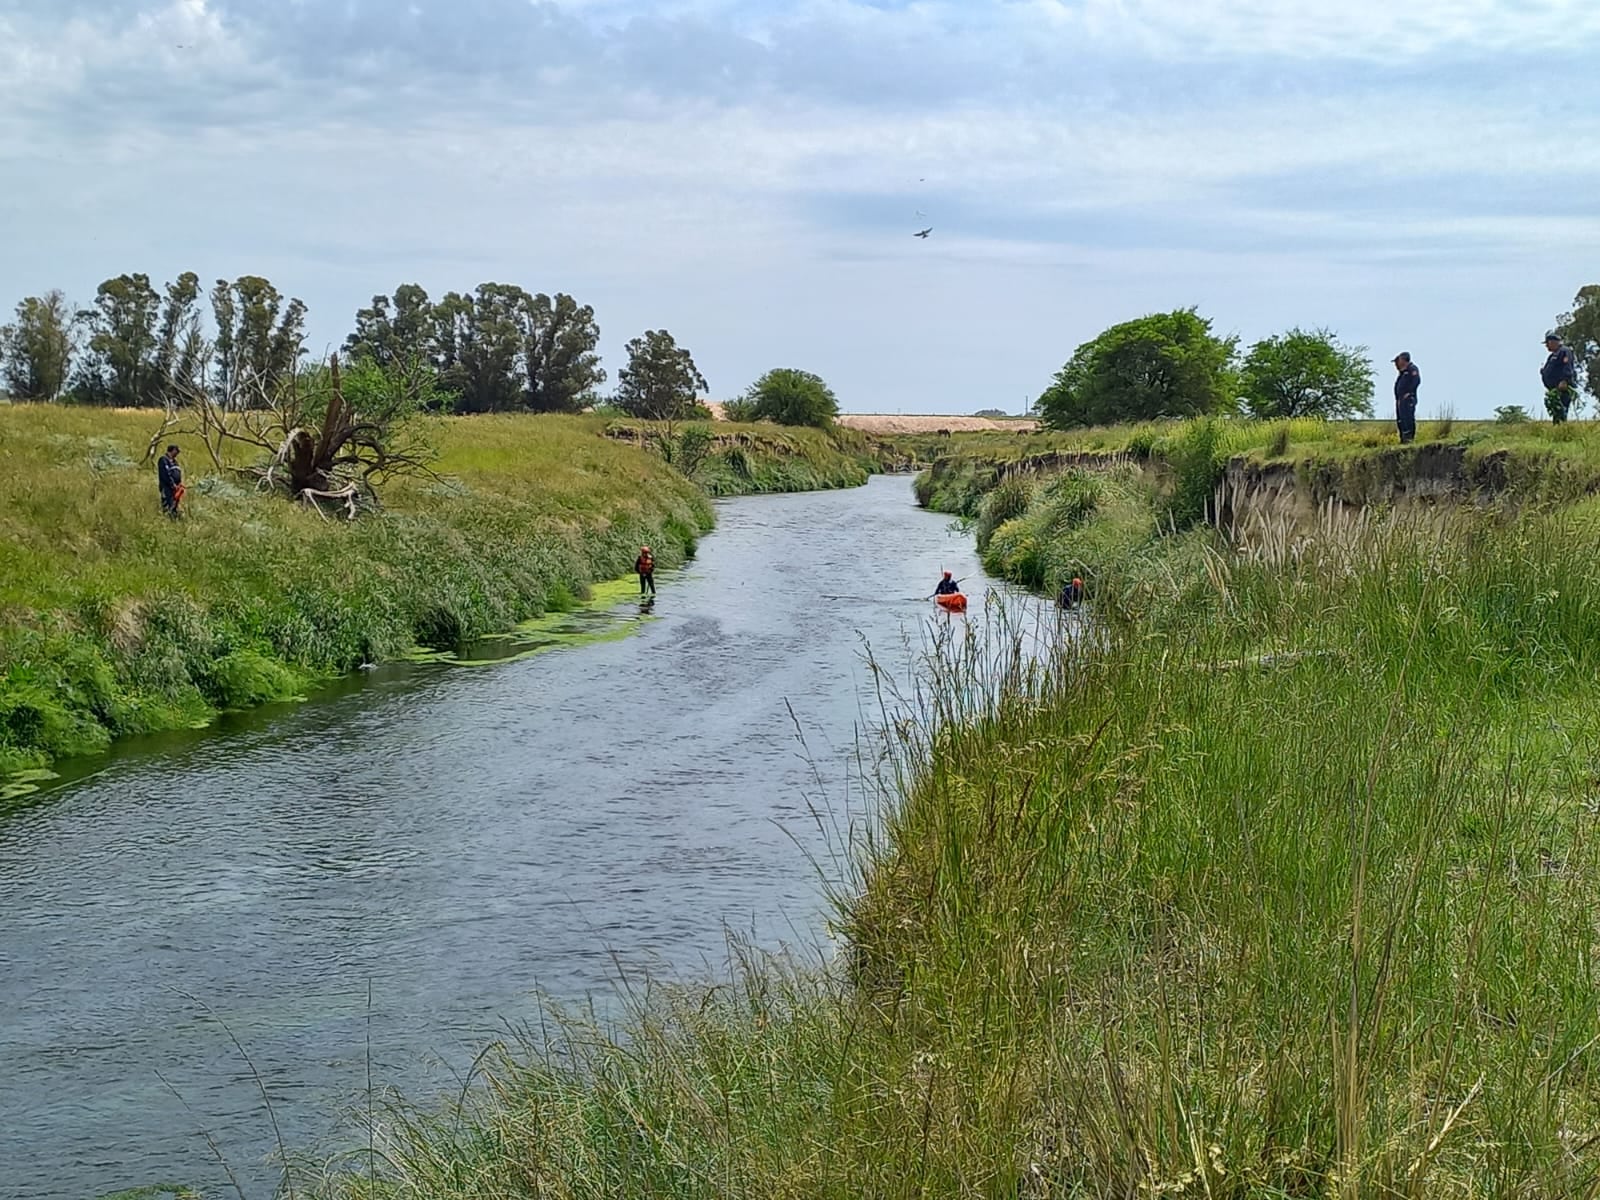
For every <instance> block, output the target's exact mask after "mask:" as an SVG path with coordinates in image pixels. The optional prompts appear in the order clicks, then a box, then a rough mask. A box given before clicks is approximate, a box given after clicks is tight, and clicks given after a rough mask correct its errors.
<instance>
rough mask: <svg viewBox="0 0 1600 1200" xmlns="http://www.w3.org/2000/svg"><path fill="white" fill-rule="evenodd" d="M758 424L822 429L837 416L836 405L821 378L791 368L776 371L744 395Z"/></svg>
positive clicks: (837, 404) (769, 373) (781, 368)
mask: <svg viewBox="0 0 1600 1200" xmlns="http://www.w3.org/2000/svg"><path fill="white" fill-rule="evenodd" d="M744 398H745V399H746V400H748V401H749V402H750V403H751V405H752V406H753V407H752V410H751V411H752V412H753V413H754V414H755V419H756V420H758V421H772V422H773V423H775V424H778V425H815V426H816V427H818V428H819V429H826V428H827V427H828V426H829V425H831V424H833V419H834V417H836V416H838V415H839V401H838V399H837V398H836V397H835V396H834V394H833V390H832V389H831V388H830V387H828V385H827V384H826V383H824V382H823V381H822V378H821V376H818V375H813V374H812V373H811V372H810V371H799V370H796V369H795V368H793V367H778V368H776V369H774V370H771V371H768V372H767V373H766V374H765V375H763V376H762V377H761V378H760V379H758V380H756V381H755V382H754V383H752V384H751V385H750V387H749V390H748V391H746V392H745V395H744Z"/></svg>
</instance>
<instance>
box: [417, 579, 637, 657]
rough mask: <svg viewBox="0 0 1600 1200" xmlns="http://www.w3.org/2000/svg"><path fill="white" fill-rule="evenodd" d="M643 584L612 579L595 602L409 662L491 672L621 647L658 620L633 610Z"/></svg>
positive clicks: (421, 650)
mask: <svg viewBox="0 0 1600 1200" xmlns="http://www.w3.org/2000/svg"><path fill="white" fill-rule="evenodd" d="M636 587H637V584H635V582H634V581H633V580H632V579H631V578H623V579H611V580H606V581H605V582H602V583H596V584H594V585H592V586H591V587H590V588H589V598H588V599H587V600H585V601H581V602H579V606H578V607H576V608H573V609H571V610H569V611H565V612H547V613H545V614H544V615H543V616H541V617H534V618H532V619H531V620H527V621H524V622H522V623H521V624H520V625H518V626H516V627H515V628H514V629H511V630H508V631H506V632H505V633H496V634H490V635H488V636H487V637H482V638H477V639H475V640H474V641H473V642H472V644H471V645H470V646H468V647H463V648H461V649H459V650H430V649H427V648H425V647H418V648H417V649H415V650H413V651H412V652H411V653H410V654H409V655H407V656H406V661H407V662H413V663H444V664H446V665H449V666H453V667H487V666H495V665H498V664H500V663H508V662H520V661H521V660H523V659H525V658H532V657H533V656H534V655H536V654H544V653H545V652H547V651H550V650H571V649H576V648H578V647H580V646H593V645H598V644H600V643H603V642H616V641H621V640H622V639H623V638H626V637H628V636H630V635H631V634H633V633H634V632H635V631H637V630H638V629H639V628H640V627H641V626H642V625H643V624H644V622H645V621H648V620H652V619H653V616H652V614H651V613H650V612H649V611H648V607H649V606H641V607H640V608H639V609H638V610H637V611H633V610H632V603H633V602H635V601H637V599H638V594H637V592H636V591H635V588H636Z"/></svg>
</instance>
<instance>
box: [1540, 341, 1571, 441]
mask: <svg viewBox="0 0 1600 1200" xmlns="http://www.w3.org/2000/svg"><path fill="white" fill-rule="evenodd" d="M1544 348H1545V349H1546V350H1548V351H1550V357H1549V358H1547V359H1545V360H1544V366H1543V367H1542V368H1540V371H1539V378H1540V379H1541V380H1542V381H1543V382H1544V407H1545V411H1546V412H1548V413H1549V414H1550V421H1551V423H1552V424H1555V425H1560V424H1561V423H1562V422H1563V421H1565V420H1566V419H1567V414H1568V413H1569V412H1571V411H1572V405H1573V402H1574V401H1575V400H1577V398H1578V364H1577V363H1576V362H1574V361H1573V358H1572V351H1571V350H1568V349H1567V348H1566V347H1565V346H1563V345H1562V344H1561V335H1560V334H1558V333H1557V332H1556V331H1555V330H1553V329H1552V330H1551V331H1550V332H1549V333H1547V334H1545V335H1544Z"/></svg>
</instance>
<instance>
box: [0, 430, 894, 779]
mask: <svg viewBox="0 0 1600 1200" xmlns="http://www.w3.org/2000/svg"><path fill="white" fill-rule="evenodd" d="M156 424H157V421H156V418H155V417H154V416H153V415H152V414H150V413H147V412H127V411H105V410H95V409H85V408H73V407H66V406H7V407H4V408H0V792H3V791H4V783H5V780H4V777H5V775H6V774H8V773H15V772H17V771H19V770H23V769H27V768H37V767H40V766H43V765H45V764H47V763H48V762H50V761H51V760H53V759H57V758H61V757H65V756H69V755H76V754H83V753H88V752H93V751H96V750H100V749H103V748H104V747H105V746H106V745H107V744H109V742H110V741H111V740H112V739H113V738H116V737H119V736H123V735H126V734H133V733H143V732H152V731H156V730H162V729H170V728H176V727H182V726H186V725H193V724H198V723H202V722H205V721H207V720H209V719H210V718H211V717H213V716H214V715H215V714H216V713H217V712H218V711H220V710H225V709H235V708H244V707H249V706H252V705H257V704H261V703H265V702H269V701H273V700H283V699H289V698H293V697H296V696H298V695H300V694H302V693H303V692H304V691H305V690H306V689H308V688H309V687H312V686H314V685H315V684H316V683H317V682H318V681H319V680H323V679H326V678H328V677H330V676H334V675H337V674H341V673H344V672H347V671H350V670H353V669H354V668H356V667H357V666H359V665H361V664H362V663H367V662H379V661H383V660H385V659H392V658H395V657H398V656H401V655H404V654H406V653H408V652H409V651H410V650H411V649H412V648H413V647H415V646H422V647H431V648H439V649H448V648H453V647H454V646H456V645H457V644H459V643H463V642H467V641H471V640H474V639H476V638H479V637H482V636H484V635H486V634H491V633H496V632H500V631H504V630H507V629H510V628H511V627H512V626H514V625H516V624H518V623H519V622H521V621H524V620H526V619H528V618H530V617H536V616H539V615H541V614H543V613H545V612H547V611H551V610H554V611H564V610H567V609H570V608H572V607H573V606H574V605H576V604H577V603H579V602H580V601H581V599H582V598H583V597H584V596H586V595H587V594H588V591H589V588H590V586H591V585H592V584H594V583H595V582H597V581H600V580H607V579H613V578H616V577H617V576H620V575H622V574H624V573H626V572H627V571H628V570H630V568H631V566H632V563H633V560H634V556H635V554H636V553H637V551H638V547H639V546H640V545H641V544H642V543H648V544H650V545H651V546H652V547H654V549H655V551H656V559H657V562H658V563H660V564H661V565H662V566H663V567H666V568H671V567H673V566H675V565H677V564H678V563H680V562H681V561H682V560H683V558H684V557H685V555H687V554H689V553H692V551H693V548H694V544H695V541H696V539H697V538H698V537H700V536H701V535H702V534H703V533H705V532H706V531H707V530H709V529H710V528H711V524H712V516H711V507H710V505H709V504H708V503H707V495H708V493H709V494H711V495H739V494H749V493H756V492H770V491H798V490H809V489H814V488H825V487H850V486H856V485H859V484H862V483H865V482H866V479H867V477H868V474H869V473H870V471H871V470H873V469H874V467H875V465H876V462H875V458H874V452H873V448H872V446H871V444H870V442H869V439H867V438H866V437H865V436H863V435H861V434H857V433H853V432H850V431H840V432H839V433H838V434H835V435H830V434H826V433H823V432H821V431H817V430H787V429H779V428H776V427H774V426H770V425H762V426H749V427H745V426H719V427H716V428H717V430H718V441H717V444H716V445H715V446H714V447H713V449H712V452H711V454H710V455H709V456H708V458H707V459H706V461H705V463H704V464H703V466H702V467H701V468H700V470H699V471H697V472H696V476H695V482H693V483H691V482H690V481H689V480H687V479H685V478H684V477H683V475H682V474H680V473H679V472H678V471H677V470H675V469H674V468H673V467H672V466H670V465H668V464H667V463H666V462H665V461H663V459H662V457H661V456H660V455H659V454H658V453H656V452H653V451H651V450H647V449H644V448H642V446H641V445H640V444H637V443H635V444H629V443H628V442H627V441H623V440H618V439H617V438H616V437H614V436H605V435H606V433H607V431H608V423H607V422H606V421H604V420H602V419H599V418H578V417H554V416H552V417H530V416H504V417H488V416H485V417H471V418H453V419H452V418H440V419H435V420H433V421H431V422H429V423H428V424H427V429H426V435H427V437H428V439H429V440H430V441H431V443H432V444H433V445H434V446H435V447H436V448H437V450H438V451H439V453H440V459H439V461H438V463H437V464H436V469H437V473H438V475H439V476H440V478H439V479H438V480H427V479H415V480H403V481H396V482H395V483H393V484H391V485H390V486H389V487H387V488H386V489H385V490H384V500H385V506H386V511H385V512H384V513H382V514H381V515H376V516H371V517H366V518H363V519H362V520H359V521H357V522H355V523H353V524H346V523H343V522H339V521H324V520H322V519H321V518H319V517H318V516H317V515H315V514H314V513H311V512H308V511H305V510H303V509H301V508H298V507H296V506H293V505H290V504H287V503H284V502H283V501H281V500H276V499H273V498H270V497H264V496H260V495H257V494H255V493H253V492H250V491H246V490H241V489H240V488H239V487H238V486H237V485H236V484H234V483H233V482H230V481H229V480H228V479H224V478H218V477H215V476H216V472H215V469H214V467H213V466H212V464H211V462H210V461H209V459H208V458H207V456H206V454H205V452H204V449H203V447H202V446H200V445H199V444H198V443H195V442H192V441H190V440H187V439H184V438H181V437H180V438H178V439H177V440H178V442H179V443H180V445H182V446H183V448H184V450H185V458H184V461H185V465H186V469H187V471H188V474H189V481H190V485H191V486H190V493H189V500H188V502H187V506H188V515H187V518H186V519H185V520H184V521H182V522H180V523H177V524H173V523H171V522H168V521H165V520H163V519H161V517H160V514H159V511H158V508H157V505H156V499H155V485H154V468H153V466H151V465H147V464H145V463H144V462H143V458H144V453H145V448H146V446H147V444H148V442H149V439H150V436H151V434H152V433H153V432H154V430H155V426H156ZM708 428H709V427H708ZM613 432H614V431H613Z"/></svg>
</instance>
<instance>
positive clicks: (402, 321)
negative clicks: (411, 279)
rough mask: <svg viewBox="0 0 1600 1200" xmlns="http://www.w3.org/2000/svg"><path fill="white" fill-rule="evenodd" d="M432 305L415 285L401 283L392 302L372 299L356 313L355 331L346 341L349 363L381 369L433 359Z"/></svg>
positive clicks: (382, 297)
mask: <svg viewBox="0 0 1600 1200" xmlns="http://www.w3.org/2000/svg"><path fill="white" fill-rule="evenodd" d="M433 337H434V314H433V302H432V301H431V300H429V299H428V293H427V291H426V290H425V289H424V288H422V287H421V286H419V285H418V284H415V283H402V284H401V285H400V286H399V287H397V288H395V290H394V299H393V301H391V300H390V299H389V297H387V296H374V297H373V298H372V305H371V307H369V308H363V309H361V310H360V311H359V312H357V313H356V330H355V332H354V333H352V334H351V335H350V336H349V338H347V339H346V340H345V344H344V349H345V353H346V354H347V355H348V356H349V357H350V359H351V361H352V362H362V361H366V362H372V363H375V364H377V365H378V366H380V367H385V368H387V367H392V366H395V365H396V364H409V363H414V362H415V361H416V360H417V359H430V358H432V356H433V349H434V347H433Z"/></svg>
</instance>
